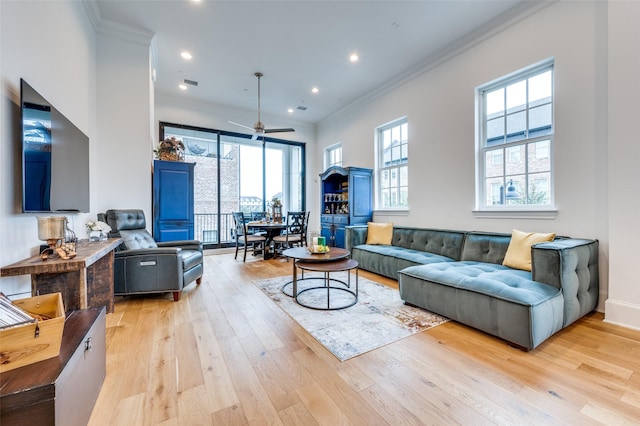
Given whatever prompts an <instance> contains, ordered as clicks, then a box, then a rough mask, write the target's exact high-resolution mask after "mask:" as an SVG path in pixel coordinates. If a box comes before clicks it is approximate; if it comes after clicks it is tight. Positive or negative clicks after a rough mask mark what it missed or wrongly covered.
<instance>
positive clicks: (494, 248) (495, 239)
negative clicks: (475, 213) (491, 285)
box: [460, 232, 511, 264]
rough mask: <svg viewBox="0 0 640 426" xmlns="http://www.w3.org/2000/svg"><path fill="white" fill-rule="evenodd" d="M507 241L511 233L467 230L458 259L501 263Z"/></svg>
mask: <svg viewBox="0 0 640 426" xmlns="http://www.w3.org/2000/svg"><path fill="white" fill-rule="evenodd" d="M509 242H511V234H499V233H488V232H468V233H467V235H466V237H465V240H464V248H463V249H462V257H461V258H460V260H470V261H474V262H486V263H497V264H501V263H502V261H503V260H504V256H505V254H507V248H509Z"/></svg>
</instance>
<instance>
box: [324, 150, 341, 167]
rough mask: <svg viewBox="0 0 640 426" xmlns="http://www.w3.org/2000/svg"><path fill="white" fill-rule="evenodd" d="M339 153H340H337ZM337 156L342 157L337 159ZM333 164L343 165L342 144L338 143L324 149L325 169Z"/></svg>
mask: <svg viewBox="0 0 640 426" xmlns="http://www.w3.org/2000/svg"><path fill="white" fill-rule="evenodd" d="M335 153H339V154H335ZM335 157H340V160H337V161H336V160H335ZM331 166H340V167H342V144H341V143H336V144H333V145H331V146H328V147H327V148H326V149H325V150H324V168H325V170H326V169H328V168H329V167H331Z"/></svg>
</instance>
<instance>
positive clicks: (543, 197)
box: [527, 173, 551, 205]
mask: <svg viewBox="0 0 640 426" xmlns="http://www.w3.org/2000/svg"><path fill="white" fill-rule="evenodd" d="M550 194H551V175H550V174H549V173H536V174H532V175H530V177H529V191H528V194H527V198H528V202H529V204H542V205H545V204H550V203H551V197H550Z"/></svg>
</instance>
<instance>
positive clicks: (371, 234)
mask: <svg viewBox="0 0 640 426" xmlns="http://www.w3.org/2000/svg"><path fill="white" fill-rule="evenodd" d="M367 225H368V229H367V244H384V245H388V246H390V245H391V238H392V237H393V223H374V222H368V223H367Z"/></svg>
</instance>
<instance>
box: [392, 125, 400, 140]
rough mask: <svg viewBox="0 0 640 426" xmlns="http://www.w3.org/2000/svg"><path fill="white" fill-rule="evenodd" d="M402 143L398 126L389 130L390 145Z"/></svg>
mask: <svg viewBox="0 0 640 426" xmlns="http://www.w3.org/2000/svg"><path fill="white" fill-rule="evenodd" d="M401 141H402V137H401V136H400V126H396V127H392V128H391V143H392V144H399V143H400V142H401Z"/></svg>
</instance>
